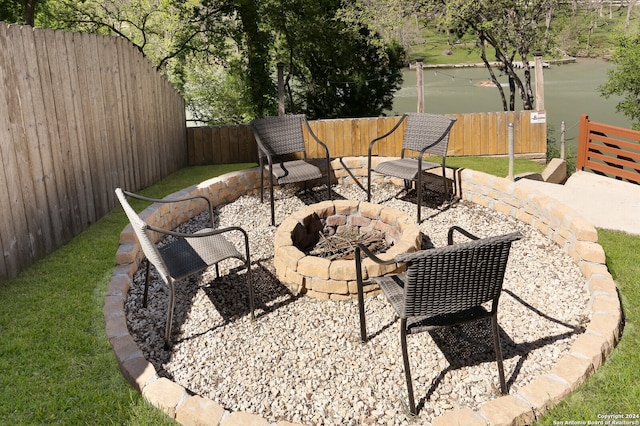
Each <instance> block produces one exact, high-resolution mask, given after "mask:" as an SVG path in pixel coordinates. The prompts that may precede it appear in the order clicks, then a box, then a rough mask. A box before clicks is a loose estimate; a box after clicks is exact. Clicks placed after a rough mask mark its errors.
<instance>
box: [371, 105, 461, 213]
mask: <svg viewBox="0 0 640 426" xmlns="http://www.w3.org/2000/svg"><path fill="white" fill-rule="evenodd" d="M404 121H406V122H407V125H406V128H405V132H404V138H403V141H402V152H401V154H400V159H398V160H390V161H384V162H382V163H380V164H378V166H376V167H375V168H373V169H372V167H371V157H372V152H373V147H374V145H375V144H376V143H377V142H378V141H380V140H382V139H384V138H386V137H388V136H390V135H391V134H393V133H394V132H395V131H397V130H398V129H399V128H400V125H401V124H402V123H403V122H404ZM455 122H456V119H455V118H450V117H447V116H444V115H437V114H426V113H407V114H404V115H403V116H402V118H401V119H400V120H399V121H398V123H397V124H396V125H395V126H394V127H393V128H392V129H391V130H390V131H388V132H387V133H385V134H384V135H382V136H380V137H377V138H375V139H374V140H372V141H371V143H370V144H369V152H368V173H367V178H368V179H367V201H371V172H372V171H374V172H376V173H379V174H382V175H386V176H393V177H397V178H400V179H403V180H404V182H405V189H407V191H408V190H409V189H411V183H412V182H416V195H417V199H416V200H417V201H416V203H417V205H418V218H417V222H418V223H420V222H421V215H420V205H421V203H422V179H423V172H425V171H427V170H429V169H433V168H436V167H441V168H442V182H443V185H444V196H445V199H447V198H450V194H449V185H448V184H447V177H446V173H445V161H446V158H447V149H448V147H449V132H450V130H451V127H452V126H453V124H454V123H455ZM410 151H412V152H413V155H414V156H416V158H412V157H408V155H410ZM425 155H430V156H437V157H440V158H441V159H442V161H441V162H440V163H435V162H431V161H426V160H424V158H423V157H424V156H425Z"/></svg>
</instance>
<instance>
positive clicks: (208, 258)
mask: <svg viewBox="0 0 640 426" xmlns="http://www.w3.org/2000/svg"><path fill="white" fill-rule="evenodd" d="M209 231H212V229H210V228H205V229H201V230H200V231H198V232H196V234H198V233H203V232H209ZM158 251H159V252H160V255H161V256H162V259H163V260H164V262H165V263H166V265H167V268H168V269H169V273H170V274H171V276H172V277H173V278H174V279H175V280H180V279H182V278H184V277H186V276H188V275H191V274H193V273H195V272H198V271H201V270H204V269H206V268H208V267H209V265H213V264H216V263H218V262H220V261H222V260H225V259H229V258H236V259H240V260H242V261H244V260H245V259H244V256H242V255H241V254H240V252H238V250H237V249H236V247H235V246H234V245H233V244H232V243H230V242H229V241H228V240H227V239H225V238H224V237H223V236H222V235H211V236H208V237H199V238H180V239H177V240H175V241H173V242H171V243H170V244H167V245H166V246H164V247H161V248H158Z"/></svg>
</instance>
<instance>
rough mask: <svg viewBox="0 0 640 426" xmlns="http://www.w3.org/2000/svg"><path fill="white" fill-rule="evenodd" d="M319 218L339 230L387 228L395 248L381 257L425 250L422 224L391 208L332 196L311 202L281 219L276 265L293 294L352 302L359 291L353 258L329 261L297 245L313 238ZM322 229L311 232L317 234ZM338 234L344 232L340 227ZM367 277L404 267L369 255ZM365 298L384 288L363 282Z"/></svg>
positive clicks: (364, 268)
mask: <svg viewBox="0 0 640 426" xmlns="http://www.w3.org/2000/svg"><path fill="white" fill-rule="evenodd" d="M314 219H316V220H317V221H318V222H320V220H321V219H324V220H326V221H327V223H328V224H329V225H333V226H335V227H337V228H338V229H339V228H340V227H341V226H347V225H349V226H355V227H357V228H358V229H360V228H362V229H363V230H377V231H382V232H384V234H385V235H386V238H387V243H390V244H393V245H392V247H391V248H390V249H389V250H387V251H385V252H384V253H380V254H379V255H378V257H379V258H380V259H381V260H384V261H387V260H392V259H393V258H394V257H395V256H396V255H398V254H401V253H412V252H415V251H416V250H420V245H421V241H422V239H421V235H420V227H419V226H418V225H417V224H416V223H415V220H414V219H412V218H410V217H409V216H407V215H406V214H404V213H403V212H401V211H400V210H396V209H394V208H391V207H383V206H381V205H379V204H372V203H368V202H366V201H362V202H361V201H353V200H332V201H323V202H321V203H318V204H313V205H310V206H307V207H305V208H303V209H301V210H299V211H297V212H295V213H293V214H292V215H291V216H289V217H288V218H286V219H285V220H283V221H282V223H281V224H280V226H278V230H277V231H276V233H275V236H274V238H273V239H274V242H273V245H274V250H273V252H274V258H273V265H274V267H275V270H276V277H277V278H278V280H280V282H282V283H283V284H284V285H286V286H287V287H288V288H289V289H290V290H292V291H293V292H294V293H304V294H305V295H307V296H310V297H313V298H316V299H322V300H326V299H332V300H347V299H350V298H355V297H357V295H358V282H357V280H356V279H357V275H356V265H355V261H354V260H347V259H335V260H329V259H326V258H322V257H318V256H310V255H306V254H304V253H303V252H302V250H301V249H300V248H299V247H298V246H297V243H299V242H300V241H303V240H306V239H308V238H309V237H308V234H307V231H308V230H307V228H308V227H309V226H310V224H311V223H313V221H314ZM317 231H318V230H317V229H313V232H312V234H313V235H314V236H315V235H317ZM338 232H339V231H338ZM361 269H362V279H363V280H368V279H369V278H370V277H381V276H383V275H388V274H396V273H399V272H402V271H403V270H404V265H398V264H396V263H393V264H389V265H381V264H378V263H375V262H374V261H373V260H371V259H370V258H368V257H367V258H365V259H363V261H362V268H361ZM363 287H364V288H363V290H364V293H365V296H371V295H373V294H374V293H375V292H379V287H378V285H377V284H369V285H366V286H363Z"/></svg>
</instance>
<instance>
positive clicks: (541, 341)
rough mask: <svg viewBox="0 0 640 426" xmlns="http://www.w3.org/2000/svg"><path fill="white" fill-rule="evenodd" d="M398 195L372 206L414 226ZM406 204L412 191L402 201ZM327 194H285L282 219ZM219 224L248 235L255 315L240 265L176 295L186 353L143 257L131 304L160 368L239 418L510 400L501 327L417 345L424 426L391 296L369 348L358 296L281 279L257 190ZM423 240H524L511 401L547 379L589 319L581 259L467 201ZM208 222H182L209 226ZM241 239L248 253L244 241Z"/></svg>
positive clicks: (516, 272) (398, 411)
mask: <svg viewBox="0 0 640 426" xmlns="http://www.w3.org/2000/svg"><path fill="white" fill-rule="evenodd" d="M398 191H399V188H398V187H395V186H393V185H390V184H382V185H374V191H373V194H374V199H373V200H372V202H376V203H380V204H384V205H387V206H390V207H393V208H396V209H398V210H401V211H403V212H405V213H406V214H408V215H409V216H410V217H415V213H416V206H415V202H414V201H412V200H410V199H403V198H402V197H401V196H399V197H396V195H397V194H398ZM400 195H402V193H400ZM339 198H344V199H351V200H363V201H365V200H366V195H365V193H364V192H363V191H362V189H360V188H358V187H357V186H345V187H335V188H334V199H339ZM325 199H326V190H324V189H323V188H318V190H317V191H310V192H308V193H305V194H301V193H296V192H295V191H294V190H293V189H291V188H285V189H283V190H280V191H277V192H276V223H281V222H282V220H284V218H286V217H287V216H288V215H289V214H291V213H293V212H294V211H296V210H298V209H300V208H302V207H304V206H305V205H308V204H313V203H316V202H320V201H324V200H325ZM215 215H216V218H215V221H216V225H217V226H219V227H224V226H231V225H239V226H242V227H243V228H244V229H245V230H246V231H247V232H248V233H249V238H250V249H251V260H252V274H253V279H254V285H255V289H256V307H257V309H256V315H257V320H256V321H255V322H252V321H251V320H250V317H249V310H248V289H247V287H246V284H245V271H244V270H243V269H242V268H241V267H240V265H241V264H240V262H238V261H235V260H229V261H225V262H223V263H222V264H221V268H220V269H221V274H222V276H221V277H220V278H218V279H215V270H214V269H213V268H212V269H211V271H207V272H204V273H203V274H202V275H201V276H199V277H195V278H193V279H190V280H185V281H182V282H181V283H179V284H178V285H177V286H176V312H175V318H174V326H173V330H174V336H173V339H174V345H173V348H172V350H170V351H167V350H164V349H163V333H164V322H165V318H166V305H167V300H168V289H167V288H166V286H165V285H164V284H163V283H162V281H161V280H160V278H159V277H158V276H157V273H156V272H155V269H154V268H152V271H153V274H154V275H153V280H152V284H151V288H150V293H149V294H150V297H149V304H148V307H147V308H143V307H142V292H143V287H144V286H143V279H144V262H143V264H142V265H141V267H140V269H139V271H138V273H137V274H136V278H135V280H134V284H133V285H132V287H131V289H130V293H129V296H128V298H127V301H126V306H125V309H126V314H127V322H128V326H129V329H130V332H131V335H132V336H133V337H134V339H135V340H136V342H137V344H138V345H139V347H140V348H141V349H142V351H143V352H144V354H145V357H146V358H147V359H148V360H149V361H150V362H152V363H153V364H154V366H155V368H156V370H157V371H158V373H159V374H160V375H162V376H165V377H167V378H169V379H171V380H173V381H175V382H177V383H179V384H180V385H182V386H184V387H185V388H187V389H189V390H191V391H193V392H195V393H197V394H199V395H202V396H204V397H206V398H210V399H212V400H214V401H216V402H218V403H219V404H221V405H222V406H224V407H225V408H226V409H228V410H230V411H248V412H253V413H256V414H259V415H261V416H262V417H264V418H266V419H267V420H268V421H270V422H276V421H280V420H287V421H291V422H295V423H302V424H308V425H357V424H384V425H406V424H410V423H413V422H418V423H420V424H425V423H428V422H429V421H430V420H431V419H432V418H434V417H436V416H439V415H442V414H444V413H445V412H446V411H447V410H450V409H453V408H461V407H468V408H470V409H477V408H478V407H479V406H480V405H481V404H482V403H484V402H487V401H489V400H492V399H494V398H496V397H498V396H499V391H498V389H499V381H498V371H497V365H496V362H495V355H494V351H493V341H492V335H491V330H490V323H489V322H488V321H486V322H478V323H475V324H469V325H464V326H456V327H452V328H447V329H442V330H439V331H437V332H431V333H422V334H418V335H412V336H409V338H408V341H409V353H410V357H411V367H412V374H413V381H414V391H415V395H416V401H417V402H419V413H418V419H413V418H411V417H410V416H409V415H408V410H407V407H406V404H407V396H406V382H405V379H404V372H403V366H402V356H401V351H400V336H399V328H398V327H399V325H398V324H399V321H398V319H397V317H396V315H395V311H394V310H393V308H392V307H391V306H390V305H389V304H388V303H387V302H386V300H385V298H384V296H383V295H378V296H374V297H370V298H368V299H367V300H366V301H365V305H366V310H367V326H368V331H369V333H370V335H373V338H371V340H370V341H369V342H368V343H367V344H362V343H360V335H359V320H358V308H357V301H356V300H355V299H353V300H349V301H332V300H317V299H313V298H310V297H306V296H304V295H298V294H293V293H291V292H290V291H289V290H288V289H287V288H286V287H285V286H284V285H282V284H280V282H279V281H278V280H277V279H276V278H275V271H274V268H273V235H274V233H275V231H276V228H274V227H273V226H270V213H269V203H268V199H267V200H266V201H265V203H264V204H260V197H259V195H245V196H242V197H240V198H239V199H237V200H236V201H234V202H233V203H230V204H228V205H224V206H219V207H218V208H217V209H216V211H215ZM422 217H423V218H427V219H426V220H424V221H423V223H422V224H421V225H420V228H421V231H422V233H423V235H424V237H425V240H429V241H431V243H432V244H433V245H434V246H436V247H440V246H443V245H446V235H447V230H448V229H449V227H450V226H452V225H458V226H461V227H463V228H465V229H467V230H468V231H470V232H472V233H473V234H475V235H477V236H480V237H486V236H491V235H497V234H502V233H507V232H512V231H516V230H517V231H520V232H521V233H522V234H523V235H524V236H525V237H524V238H523V239H522V240H520V241H517V242H515V243H514V244H513V246H512V249H511V255H510V259H509V265H508V268H507V273H506V278H505V285H504V292H503V296H502V297H501V299H500V306H499V310H498V312H499V315H498V322H499V324H500V329H501V330H500V331H501V340H502V348H503V356H504V359H505V375H506V379H507V385H508V387H509V389H510V391H511V392H515V391H517V389H518V388H520V387H522V386H524V385H526V384H528V383H530V382H531V381H532V380H533V379H534V378H535V377H537V376H539V375H541V374H543V373H545V372H548V371H549V370H550V369H551V368H552V367H553V365H554V364H555V363H556V361H557V360H558V359H559V358H560V357H561V356H562V355H563V354H564V353H566V352H567V351H568V350H569V348H570V346H571V344H572V342H573V341H574V340H575V339H576V338H577V336H578V335H579V334H580V333H582V332H583V331H584V327H585V325H586V324H587V323H588V321H589V318H588V309H587V304H588V301H589V294H588V292H587V289H586V285H585V280H584V277H583V276H582V274H581V273H580V271H579V269H578V267H577V266H576V265H575V264H574V263H573V261H572V259H571V258H570V257H569V256H568V255H566V254H564V253H563V252H562V251H561V250H560V248H558V247H557V246H556V245H555V244H554V243H553V242H552V241H550V240H549V239H548V238H546V237H544V236H543V235H542V234H540V233H539V232H538V231H537V230H535V229H533V228H531V227H530V226H528V225H525V224H523V223H521V222H519V221H517V220H516V219H514V218H512V217H509V216H506V215H503V214H500V213H497V212H495V211H493V210H490V209H486V208H483V207H480V206H478V205H475V204H472V203H469V202H466V201H459V202H457V203H455V204H454V205H453V206H452V207H450V208H447V209H438V208H436V207H435V206H431V207H428V206H425V207H423V212H422ZM202 222H203V217H202V215H201V216H199V217H197V218H194V219H193V220H191V221H190V222H188V223H187V224H184V225H182V226H181V229H182V230H183V231H184V230H195V229H198V228H199V227H202ZM233 240H234V242H235V243H236V244H237V245H238V246H239V247H241V244H242V243H241V239H240V238H239V236H238V238H237V239H235V237H234V239H233Z"/></svg>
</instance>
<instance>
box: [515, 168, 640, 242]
mask: <svg viewBox="0 0 640 426" xmlns="http://www.w3.org/2000/svg"><path fill="white" fill-rule="evenodd" d="M516 185H521V186H526V187H528V188H533V189H536V190H538V191H540V192H542V193H543V194H545V195H547V196H549V197H553V198H555V199H557V200H559V201H561V202H562V203H564V204H565V205H567V206H568V207H570V208H572V209H574V210H575V211H576V212H577V213H579V214H580V215H582V216H583V217H584V218H585V219H586V220H588V221H589V222H591V224H593V226H595V227H596V228H602V229H610V230H614V231H624V232H627V233H629V234H634V235H640V185H636V184H633V183H629V182H625V181H620V180H616V179H613V178H610V177H606V176H600V175H597V174H595V173H591V172H584V171H578V172H575V173H574V174H572V175H571V176H570V177H569V179H568V180H567V182H566V183H565V184H564V185H558V184H554V183H548V182H542V181H534V180H529V179H520V180H518V181H517V182H516Z"/></svg>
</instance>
